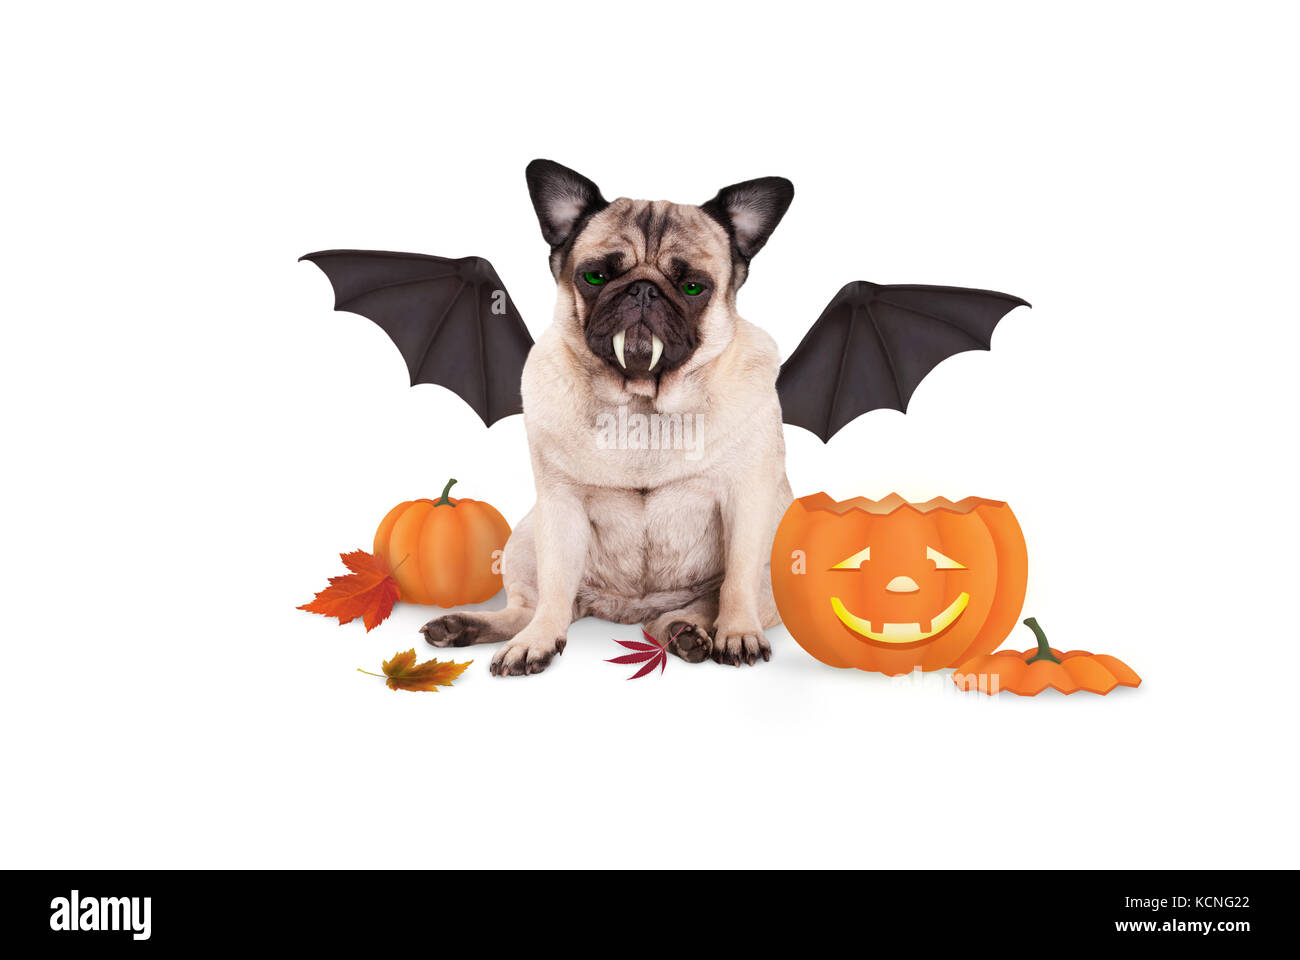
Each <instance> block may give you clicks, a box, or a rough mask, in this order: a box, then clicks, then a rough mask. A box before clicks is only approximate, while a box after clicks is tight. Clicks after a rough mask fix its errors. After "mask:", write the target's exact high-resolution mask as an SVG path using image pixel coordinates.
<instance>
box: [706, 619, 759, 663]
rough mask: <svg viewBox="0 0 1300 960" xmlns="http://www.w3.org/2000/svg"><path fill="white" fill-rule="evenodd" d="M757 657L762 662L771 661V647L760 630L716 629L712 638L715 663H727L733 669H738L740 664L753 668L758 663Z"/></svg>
mask: <svg viewBox="0 0 1300 960" xmlns="http://www.w3.org/2000/svg"><path fill="white" fill-rule="evenodd" d="M759 657H762V658H763V659H764V660H771V659H772V645H771V644H770V643H768V642H767V637H765V636H764V635H763V631H762V630H759V629H757V628H755V629H752V630H747V629H736V630H727V629H724V628H722V627H719V628H718V632H717V635H716V636H715V637H714V638H713V660H714V662H715V663H729V664H731V665H732V666H733V667H738V666H740V665H741V664H742V663H747V664H749V665H750V666H753V665H754V664H755V663H757V662H758V658H759Z"/></svg>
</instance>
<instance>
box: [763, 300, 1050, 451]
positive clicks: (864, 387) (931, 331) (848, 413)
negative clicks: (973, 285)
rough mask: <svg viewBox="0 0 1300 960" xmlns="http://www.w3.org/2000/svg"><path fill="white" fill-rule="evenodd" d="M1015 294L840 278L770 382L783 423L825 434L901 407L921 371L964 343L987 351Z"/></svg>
mask: <svg viewBox="0 0 1300 960" xmlns="http://www.w3.org/2000/svg"><path fill="white" fill-rule="evenodd" d="M1021 306H1025V307H1027V306H1029V304H1028V303H1026V302H1025V301H1024V300H1021V299H1020V298H1019V297H1013V296H1011V295H1009V294H1005V293H996V292H994V291H992V290H968V289H966V288H964V287H928V286H921V285H918V284H905V283H904V284H893V285H888V284H877V283H868V282H867V281H865V280H858V281H855V282H853V283H849V284H846V285H845V286H844V287H843V288H841V289H840V292H839V293H837V294H835V296H834V298H832V300H831V302H830V303H829V304H827V306H826V309H825V310H823V311H822V315H821V316H820V317H818V318H817V322H816V323H814V324H813V325H812V329H810V330H809V331H808V333H807V335H805V336H804V338H803V340H802V341H801V342H800V344H799V346H798V347H796V348H795V351H794V353H792V354H791V355H790V358H789V359H788V360H786V361H785V363H784V364H782V365H781V374H780V376H779V377H778V378H777V381H776V389H777V393H778V394H779V395H780V397H781V411H782V414H783V416H784V419H785V422H786V423H792V424H794V425H795V426H798V427H804V428H805V429H807V430H811V431H812V432H813V433H815V434H817V436H819V437H821V438H822V442H823V443H826V442H829V441H830V438H831V437H833V436H834V435H835V434H836V433H837V432H838V431H839V429H840V428H841V427H843V426H844V425H845V424H847V423H849V422H850V421H851V420H855V419H856V418H858V417H859V416H861V415H862V414H864V413H867V412H868V411H870V410H878V409H880V408H881V407H888V408H890V409H893V410H901V411H904V412H906V410H907V404H908V401H909V400H911V398H912V391H914V390H915V389H916V387H917V384H919V383H920V382H921V381H922V380H924V379H925V375H926V374H927V373H929V372H930V371H931V370H933V369H934V368H935V367H936V366H937V365H938V364H939V362H940V361H942V360H946V359H947V358H948V357H951V356H952V355H953V354H954V353H961V352H963V351H965V350H987V349H989V346H990V343H991V339H992V337H993V328H994V327H996V326H997V325H998V321H999V320H1001V319H1002V318H1003V317H1004V316H1006V314H1007V313H1009V312H1010V311H1011V310H1012V309H1013V308H1015V307H1021Z"/></svg>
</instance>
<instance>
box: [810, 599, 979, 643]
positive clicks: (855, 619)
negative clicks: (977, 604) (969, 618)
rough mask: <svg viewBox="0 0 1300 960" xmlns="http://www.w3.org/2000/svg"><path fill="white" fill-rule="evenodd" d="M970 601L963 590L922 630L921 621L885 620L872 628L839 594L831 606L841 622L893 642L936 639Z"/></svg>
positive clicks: (875, 638) (861, 633) (875, 640)
mask: <svg viewBox="0 0 1300 960" xmlns="http://www.w3.org/2000/svg"><path fill="white" fill-rule="evenodd" d="M968 603H970V594H969V593H963V594H962V595H961V596H959V597H958V598H957V599H956V600H954V601H953V602H952V603H950V604H948V606H947V607H946V608H945V609H944V611H943V613H941V614H939V615H938V616H937V617H935V618H934V620H933V621H931V623H930V629H929V630H922V629H921V625H920V624H919V623H884V624H881V627H880V630H879V631H878V632H877V631H875V630H872V629H871V621H870V620H863V619H862V618H861V617H859V616H857V615H856V614H853V613H850V612H849V609H848V608H847V607H846V606H844V602H843V601H842V600H840V598H839V597H831V609H832V610H834V611H835V616H837V617H839V618H840V623H842V624H844V626H846V627H848V628H849V629H850V630H852V631H853V632H854V633H856V634H857V635H858V636H860V637H866V638H867V639H868V640H870V641H872V642H873V643H885V644H889V645H890V646H900V645H906V644H909V643H921V642H923V641H925V640H933V639H934V638H935V637H937V636H938V635H939V634H941V633H943V631H945V630H947V629H948V628H949V627H951V626H952V625H953V624H954V623H956V622H957V618H958V617H960V616H961V615H962V613H963V612H964V611H965V610H966V604H968Z"/></svg>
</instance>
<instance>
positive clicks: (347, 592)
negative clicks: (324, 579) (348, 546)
mask: <svg viewBox="0 0 1300 960" xmlns="http://www.w3.org/2000/svg"><path fill="white" fill-rule="evenodd" d="M339 556H340V557H341V558H342V559H343V565H344V566H345V567H347V568H348V569H349V570H351V571H352V572H351V573H348V574H345V575H343V576H341V577H330V585H329V586H328V587H326V588H325V589H324V590H322V591H320V593H318V594H316V599H314V600H312V601H311V602H310V603H304V604H303V605H302V606H301V607H299V608H298V609H299V610H307V611H309V612H310V613H319V614H321V615H323V616H326V617H337V618H338V621H339V623H351V622H352V621H353V620H355V619H357V618H358V617H360V618H361V620H362V622H363V623H365V625H366V632H367V633H369V632H370V631H371V630H373V629H374V628H375V627H377V626H379V625H380V624H381V623H383V622H384V621H385V620H387V619H388V615H389V614H390V613H392V612H393V604H394V603H396V602H397V581H396V580H394V579H393V576H392V574H391V573H389V571H388V567H387V566H386V565H385V564H384V563H382V562H381V561H379V560H377V559H375V558H374V557H373V556H371V555H370V554H368V553H366V552H365V551H364V550H353V551H352V552H351V553H341V554H339Z"/></svg>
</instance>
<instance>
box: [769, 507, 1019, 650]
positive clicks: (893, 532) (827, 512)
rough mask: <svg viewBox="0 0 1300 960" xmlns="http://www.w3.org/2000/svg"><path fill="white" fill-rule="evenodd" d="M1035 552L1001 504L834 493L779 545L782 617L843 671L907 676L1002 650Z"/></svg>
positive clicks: (801, 516) (798, 511)
mask: <svg viewBox="0 0 1300 960" xmlns="http://www.w3.org/2000/svg"><path fill="white" fill-rule="evenodd" d="M1027 575H1028V556H1027V554H1026V550H1025V540H1024V535H1023V534H1022V533H1021V531H1020V524H1019V523H1017V522H1016V518H1015V515H1014V514H1013V513H1012V512H1011V508H1010V507H1008V506H1007V505H1006V504H1005V503H1002V502H1000V501H997V500H982V499H980V498H978V497H968V498H966V499H965V500H962V501H960V502H958V503H953V502H952V501H951V500H945V499H943V498H936V499H934V500H930V501H927V502H925V503H908V502H907V501H906V500H904V499H903V498H902V497H900V496H898V495H897V494H891V495H890V496H888V497H886V498H885V499H883V500H868V499H866V498H864V497H857V498H854V499H851V500H846V501H844V502H843V503H840V502H838V501H836V500H833V499H832V498H831V497H829V496H827V495H826V494H824V493H814V494H812V495H811V496H807V497H801V498H800V499H798V500H796V501H794V503H792V504H791V505H790V509H789V510H787V511H786V514H785V516H784V517H783V518H782V520H781V526H780V527H779V529H778V530H777V534H776V539H775V541H774V542H773V544H772V588H773V591H774V592H775V594H776V605H777V608H778V609H779V610H780V612H781V619H782V620H783V621H784V622H785V625H786V627H788V628H789V630H790V633H791V635H792V636H793V637H794V638H795V640H797V641H798V642H799V645H800V646H802V647H803V648H804V649H805V650H807V651H808V652H809V653H811V654H812V655H813V656H814V657H816V658H817V659H818V660H821V661H822V662H823V663H828V664H830V665H831V666H835V667H857V668H858V669H860V670H876V671H880V672H881V673H889V674H896V673H907V672H908V671H910V670H912V669H913V668H915V667H920V668H921V669H922V670H937V669H939V668H941V667H953V666H956V665H957V664H959V663H962V662H963V661H965V660H967V659H969V658H970V657H973V656H975V655H977V654H981V653H988V652H990V651H992V650H993V649H994V648H996V647H997V646H998V645H999V644H1000V643H1001V642H1002V641H1003V640H1004V639H1006V637H1007V635H1008V634H1009V633H1010V632H1011V629H1012V628H1013V627H1014V626H1015V623H1016V618H1017V617H1018V616H1019V615H1020V607H1021V605H1022V604H1023V603H1024V599H1025V586H1026V581H1027Z"/></svg>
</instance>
